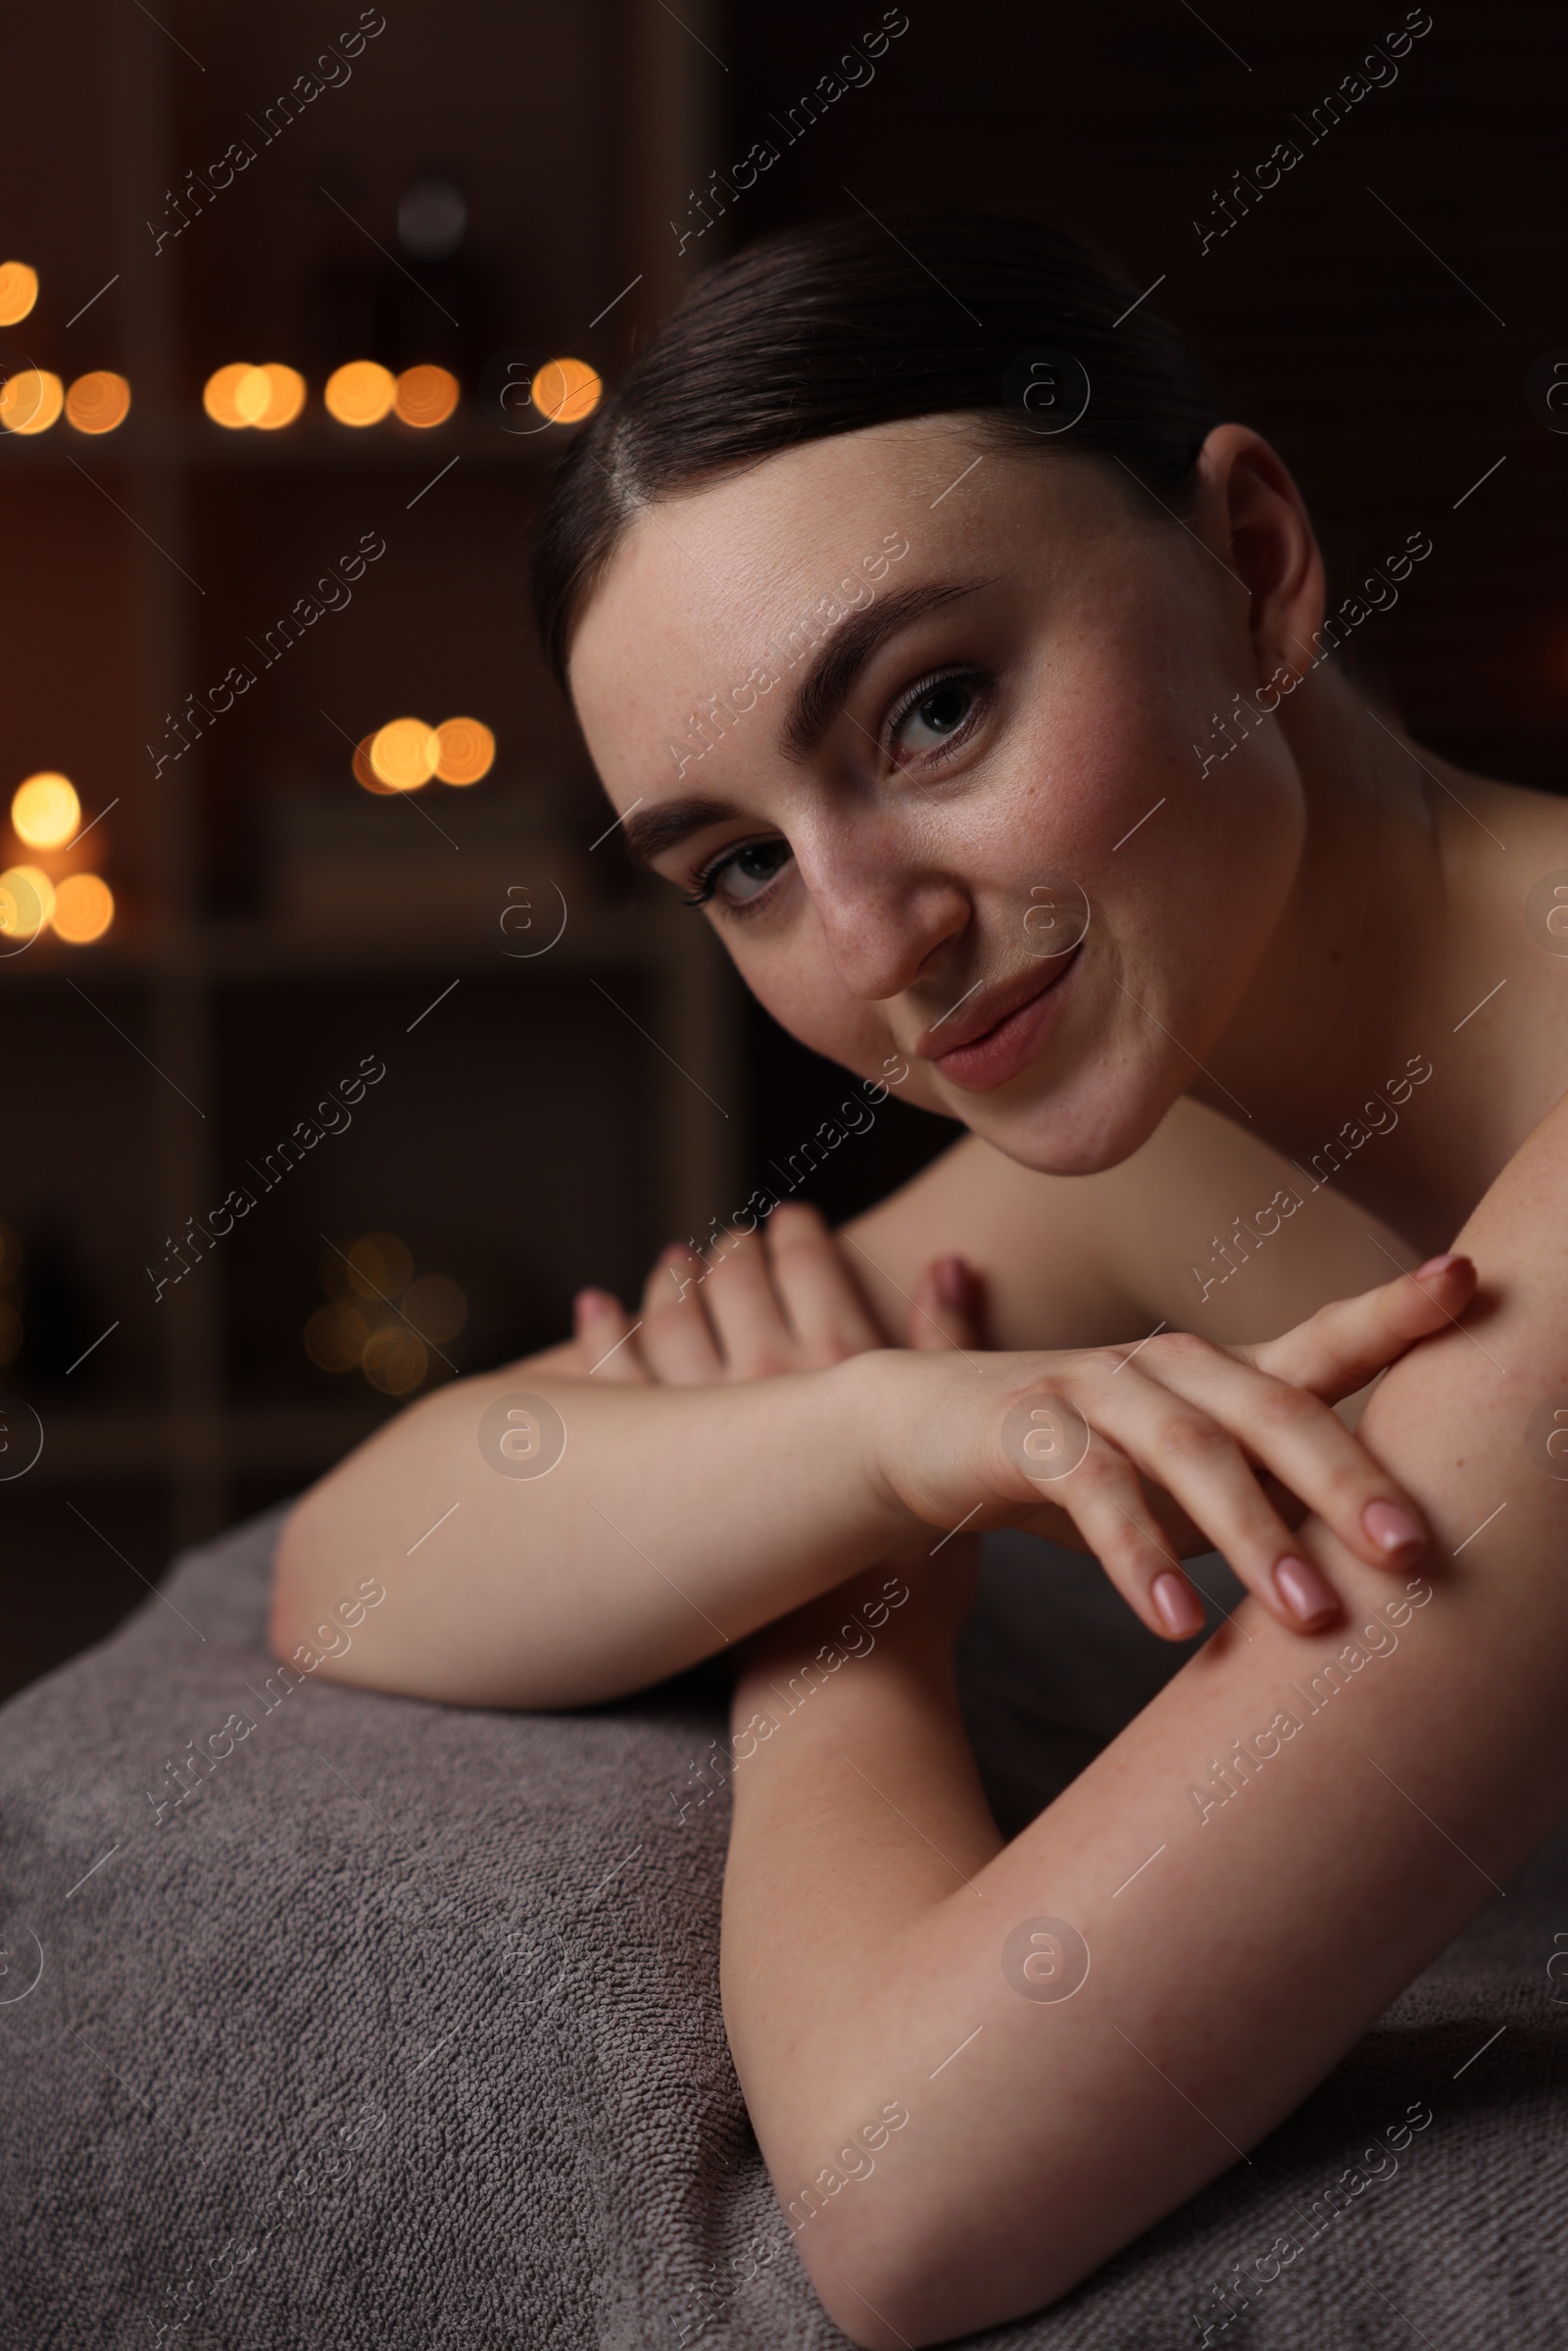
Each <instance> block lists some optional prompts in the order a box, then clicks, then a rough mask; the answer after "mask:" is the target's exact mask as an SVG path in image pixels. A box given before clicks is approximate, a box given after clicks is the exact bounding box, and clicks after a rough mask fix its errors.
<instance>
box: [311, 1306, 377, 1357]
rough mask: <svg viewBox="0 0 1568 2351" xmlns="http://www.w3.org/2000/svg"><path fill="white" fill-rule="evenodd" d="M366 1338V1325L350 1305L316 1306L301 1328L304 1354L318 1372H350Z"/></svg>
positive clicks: (362, 1349) (359, 1355) (367, 1326)
mask: <svg viewBox="0 0 1568 2351" xmlns="http://www.w3.org/2000/svg"><path fill="white" fill-rule="evenodd" d="M369 1336H370V1332H369V1325H368V1323H367V1322H366V1319H365V1317H364V1315H363V1314H361V1313H359V1312H358V1311H357V1310H356V1308H354V1307H353V1306H341V1305H333V1306H318V1307H317V1309H316V1312H315V1313H314V1314H313V1315H312V1316H311V1319H310V1321H309V1322H308V1323H307V1324H306V1326H305V1352H306V1353H307V1354H308V1355H309V1356H310V1358H311V1361H312V1362H313V1363H315V1364H318V1365H319V1367H320V1369H321V1370H322V1371H353V1370H354V1369H355V1368H356V1366H357V1365H358V1363H359V1361H360V1358H361V1357H362V1356H363V1354H364V1353H365V1343H366V1341H367V1339H368V1337H369Z"/></svg>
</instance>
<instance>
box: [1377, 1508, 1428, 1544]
mask: <svg viewBox="0 0 1568 2351" xmlns="http://www.w3.org/2000/svg"><path fill="white" fill-rule="evenodd" d="M1361 1524H1362V1526H1363V1527H1365V1529H1366V1531H1367V1533H1368V1534H1369V1535H1370V1536H1371V1538H1372V1541H1373V1542H1374V1543H1376V1544H1377V1546H1378V1549H1379V1550H1380V1551H1418V1550H1420V1549H1421V1547H1422V1545H1423V1543H1425V1542H1426V1537H1425V1536H1424V1535H1423V1534H1422V1532H1421V1529H1420V1528H1419V1527H1418V1526H1417V1525H1416V1523H1415V1520H1414V1519H1413V1518H1412V1517H1411V1516H1410V1513H1409V1511H1408V1510H1401V1509H1400V1508H1399V1507H1398V1505H1397V1503H1395V1502H1368V1504H1367V1506H1366V1508H1365V1509H1364V1510H1363V1511H1362V1513H1361Z"/></svg>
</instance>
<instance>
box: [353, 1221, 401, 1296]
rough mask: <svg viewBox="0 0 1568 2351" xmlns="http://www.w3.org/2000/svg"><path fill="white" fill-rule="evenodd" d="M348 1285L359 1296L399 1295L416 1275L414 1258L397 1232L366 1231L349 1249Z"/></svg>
mask: <svg viewBox="0 0 1568 2351" xmlns="http://www.w3.org/2000/svg"><path fill="white" fill-rule="evenodd" d="M347 1271H348V1277H349V1287H350V1288H351V1289H352V1290H353V1291H354V1292H355V1293H356V1295H357V1296H358V1297H360V1298H380V1299H382V1300H383V1301H384V1300H386V1299H388V1298H397V1297H399V1296H400V1295H401V1294H402V1292H404V1291H405V1290H407V1288H408V1286H409V1284H410V1282H411V1281H412V1280H413V1278H414V1259H413V1257H412V1256H411V1255H410V1253H409V1249H408V1247H407V1244H406V1243H404V1242H402V1241H400V1240H399V1239H398V1237H397V1235H396V1233H367V1234H366V1236H365V1238H364V1239H363V1241H356V1243H355V1244H354V1247H353V1248H352V1249H350V1250H349V1251H348V1267H347Z"/></svg>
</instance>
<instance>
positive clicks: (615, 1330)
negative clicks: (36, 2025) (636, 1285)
mask: <svg viewBox="0 0 1568 2351" xmlns="http://www.w3.org/2000/svg"><path fill="white" fill-rule="evenodd" d="M573 1304H574V1309H575V1320H576V1347H577V1350H578V1354H579V1357H580V1369H581V1372H582V1374H583V1375H584V1376H586V1375H587V1374H588V1373H589V1372H590V1370H591V1371H592V1375H593V1377H594V1378H596V1379H601V1380H605V1381H610V1382H619V1383H626V1382H632V1383H641V1384H648V1383H650V1382H652V1383H654V1384H657V1385H660V1386H664V1387H673V1388H685V1387H704V1386H709V1385H711V1384H713V1383H715V1382H718V1381H722V1380H757V1379H765V1378H766V1377H767V1376H768V1375H769V1374H770V1373H775V1372H785V1371H821V1370H824V1369H825V1368H826V1367H827V1366H828V1365H829V1364H831V1363H842V1362H844V1361H845V1359H846V1358H847V1357H848V1356H851V1355H858V1354H863V1353H865V1352H867V1351H868V1350H869V1349H870V1348H872V1347H886V1345H887V1339H886V1336H885V1334H884V1333H883V1332H882V1331H881V1330H880V1329H879V1328H878V1326H877V1324H876V1322H875V1321H874V1320H873V1318H872V1315H871V1311H870V1308H869V1307H868V1306H867V1304H866V1302H865V1299H864V1298H863V1296H862V1295H861V1292H860V1289H859V1285H858V1282H857V1281H856V1279H855V1276H854V1274H853V1272H852V1270H851V1266H850V1261H849V1260H848V1258H847V1257H846V1256H845V1254H844V1251H843V1249H841V1247H840V1245H839V1244H838V1243H837V1242H836V1241H835V1240H834V1238H833V1235H832V1234H831V1233H830V1232H829V1231H828V1229H827V1226H826V1225H825V1224H824V1222H823V1220H822V1218H821V1216H820V1214H819V1213H818V1211H817V1210H816V1209H815V1208H813V1207H811V1206H809V1204H808V1203H807V1202H806V1201H804V1200H786V1201H783V1202H781V1203H780V1205H779V1206H778V1207H776V1208H775V1209H774V1210H773V1213H772V1214H771V1216H769V1217H768V1219H767V1221H766V1223H765V1224H764V1225H763V1226H761V1227H760V1229H759V1230H758V1231H757V1232H755V1233H751V1234H744V1235H737V1236H736V1237H735V1238H734V1239H733V1240H732V1241H730V1242H728V1243H726V1244H725V1246H724V1248H723V1249H722V1251H721V1252H715V1255H714V1257H713V1259H712V1261H711V1262H709V1261H707V1260H705V1259H704V1258H702V1257H699V1256H696V1255H694V1254H693V1252H692V1251H691V1250H690V1249H688V1248H687V1246H686V1244H685V1243H684V1242H676V1243H674V1244H673V1245H672V1246H671V1247H670V1248H668V1249H664V1250H662V1252H661V1254H660V1256H659V1259H658V1261H657V1262H656V1264H655V1266H654V1269H653V1271H652V1273H650V1275H649V1277H648V1280H647V1283H646V1285H645V1287H644V1290H643V1298H642V1307H641V1311H640V1313H638V1314H637V1315H636V1316H635V1317H633V1316H629V1315H628V1314H627V1313H626V1311H625V1309H624V1308H623V1307H622V1305H621V1303H620V1301H619V1299H618V1298H613V1297H612V1295H611V1293H610V1292H609V1291H608V1290H580V1291H579V1292H578V1293H577V1296H576V1298H575V1300H574V1301H573ZM980 1307H981V1297H980V1284H979V1281H978V1279H977V1277H976V1276H975V1275H974V1274H973V1273H972V1272H971V1271H970V1270H969V1268H968V1267H967V1266H966V1265H965V1264H964V1262H963V1260H962V1258H961V1257H939V1258H936V1259H934V1260H933V1262H932V1263H931V1264H930V1265H928V1266H927V1267H926V1269H925V1272H924V1273H923V1274H922V1275H921V1277H920V1280H919V1282H918V1283H917V1284H916V1286H915V1291H914V1296H913V1298H911V1300H910V1303H909V1315H908V1327H907V1341H906V1344H907V1346H909V1347H917V1348H920V1349H922V1350H930V1349H935V1348H945V1347H980V1346H981V1345H983V1341H982V1339H981V1337H980Z"/></svg>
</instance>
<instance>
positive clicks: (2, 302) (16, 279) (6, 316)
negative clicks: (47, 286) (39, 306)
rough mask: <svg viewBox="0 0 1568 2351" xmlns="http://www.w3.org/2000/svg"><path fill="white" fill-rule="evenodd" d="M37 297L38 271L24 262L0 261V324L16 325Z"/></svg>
mask: <svg viewBox="0 0 1568 2351" xmlns="http://www.w3.org/2000/svg"><path fill="white" fill-rule="evenodd" d="M37 299H38V272H37V270H36V269H29V267H28V265H27V264H26V263H25V262H0V326H17V325H19V324H20V323H21V321H22V320H23V319H24V318H25V317H26V316H27V313H28V312H29V311H30V310H31V308H32V306H33V304H34V303H35V302H36V301H37Z"/></svg>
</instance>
